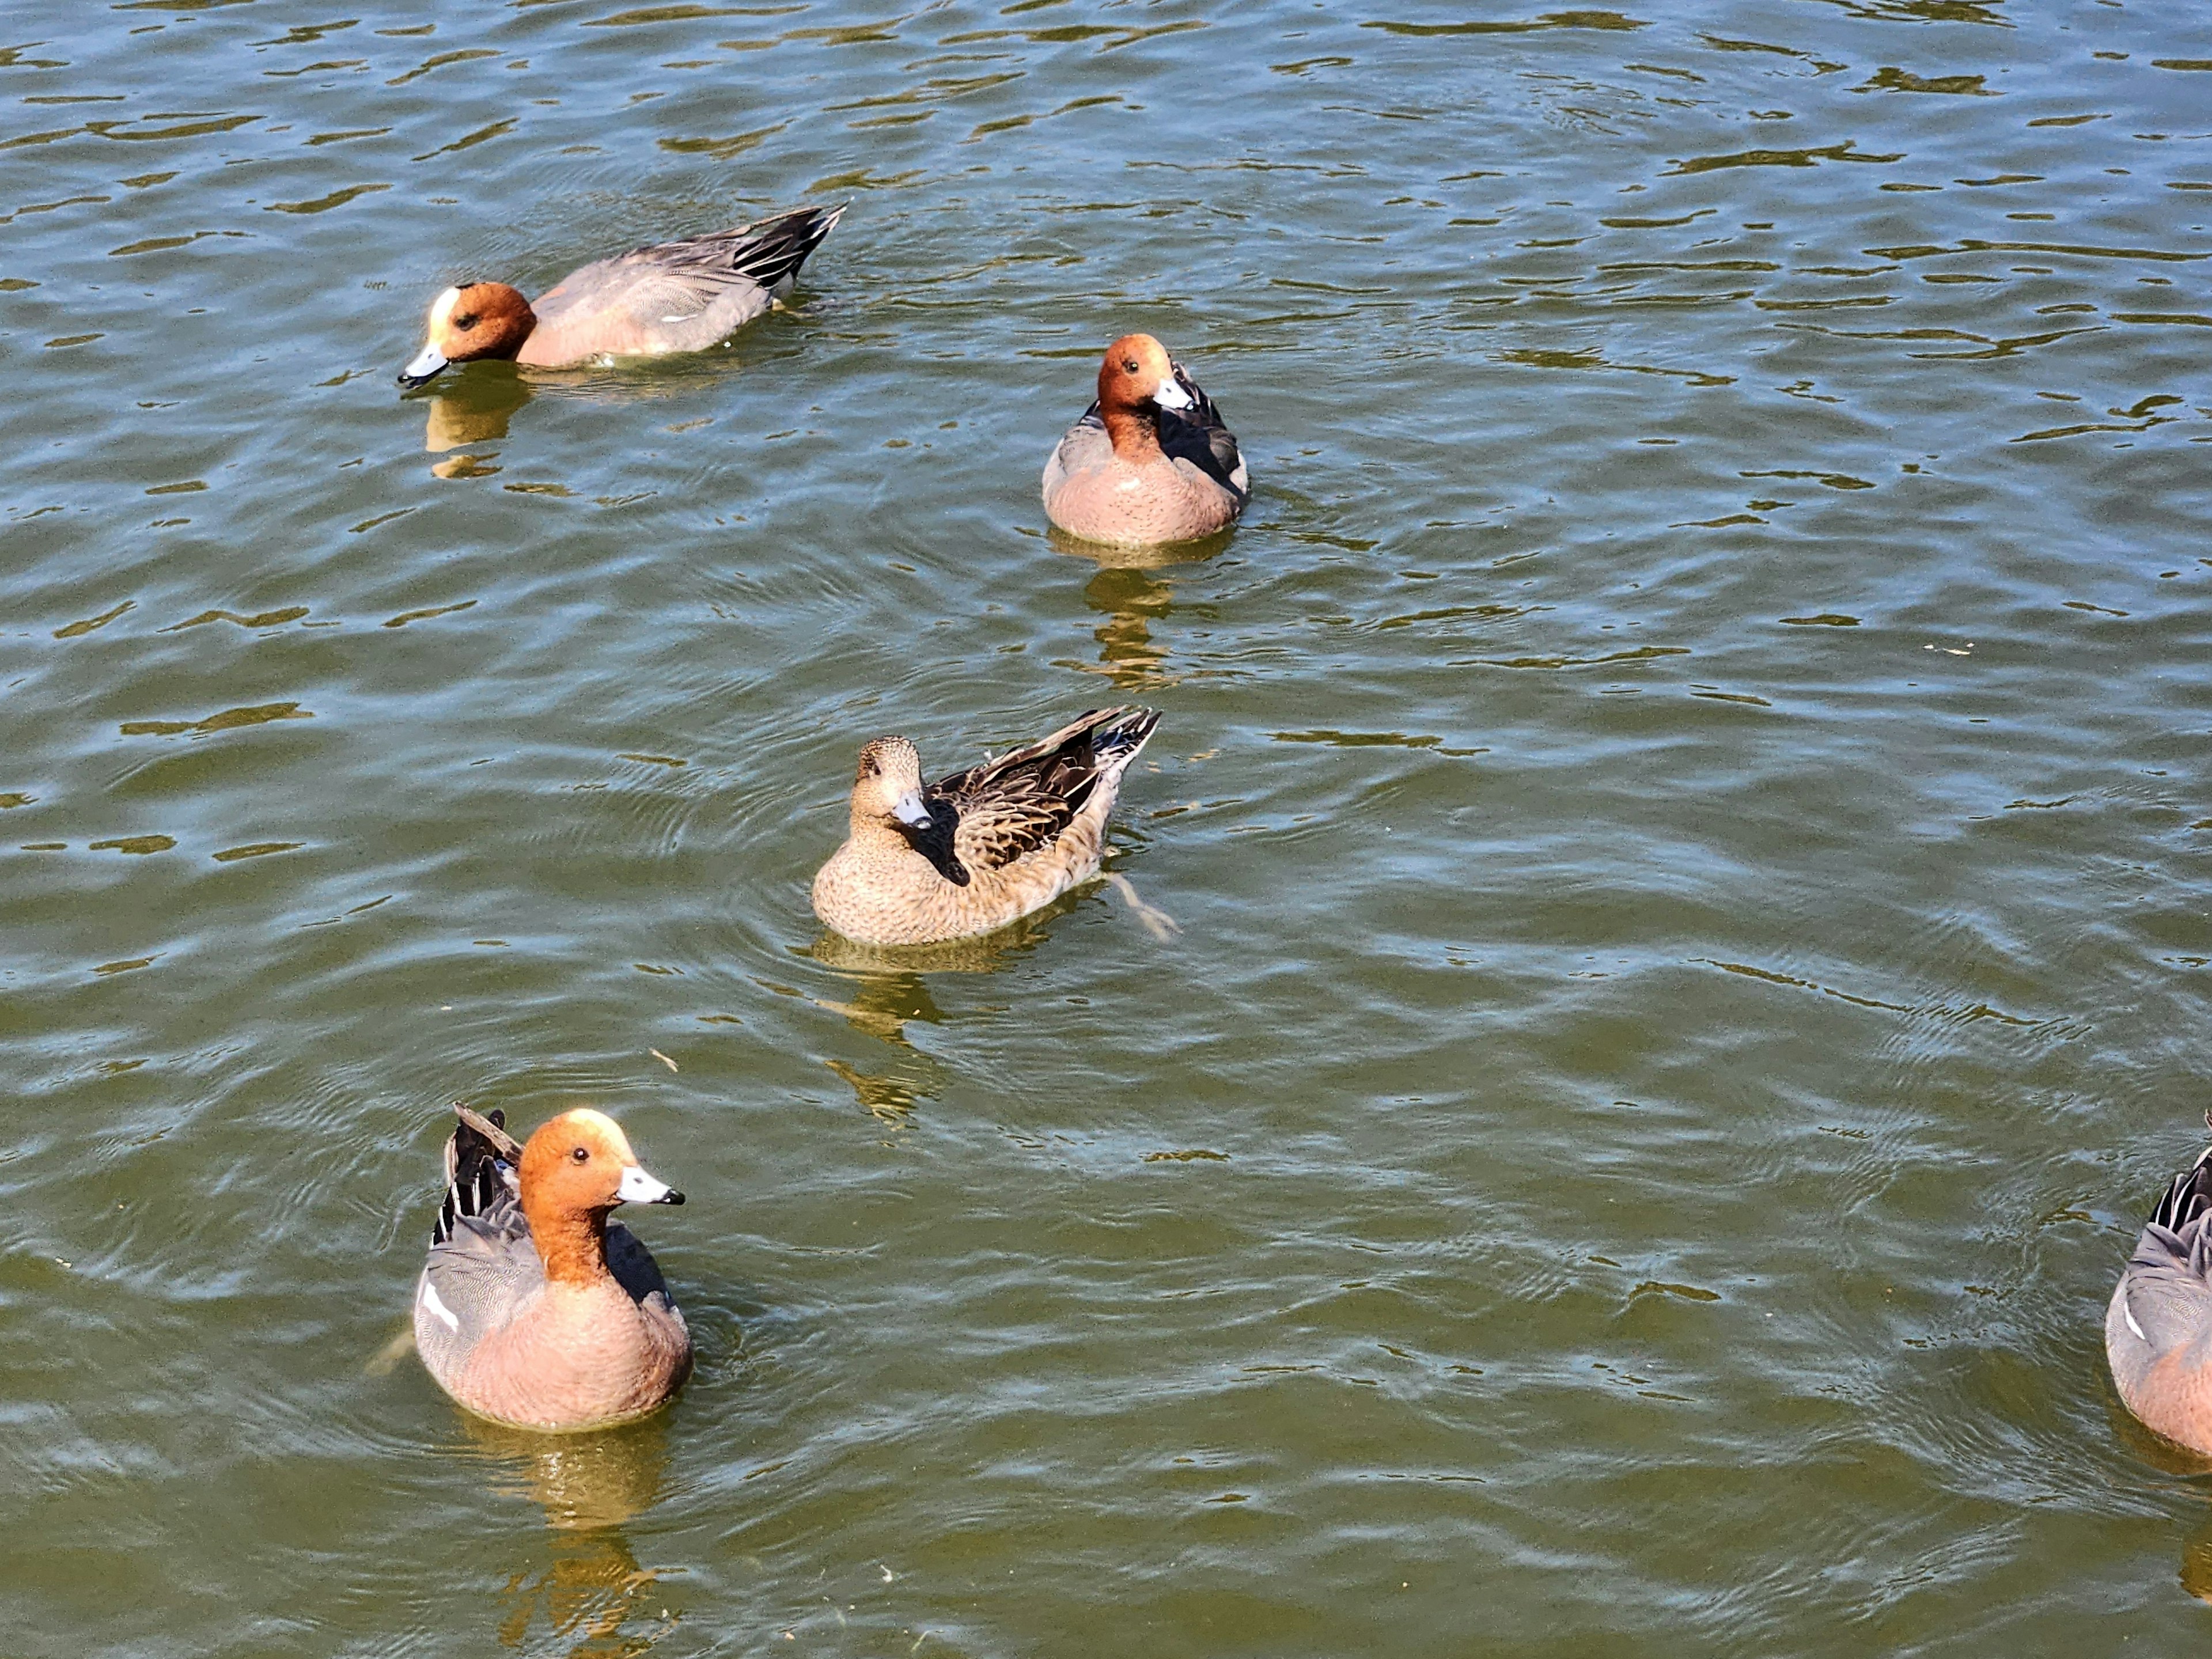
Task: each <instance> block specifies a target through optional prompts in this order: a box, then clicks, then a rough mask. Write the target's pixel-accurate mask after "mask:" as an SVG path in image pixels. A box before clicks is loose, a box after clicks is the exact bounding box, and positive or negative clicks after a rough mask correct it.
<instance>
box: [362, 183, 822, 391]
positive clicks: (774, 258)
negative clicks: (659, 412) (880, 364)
mask: <svg viewBox="0 0 2212 1659" xmlns="http://www.w3.org/2000/svg"><path fill="white" fill-rule="evenodd" d="M844 211H845V210H844V209H843V208H842V207H834V208H811V207H810V208H797V209H794V210H792V211H791V212H788V213H779V214H777V215H775V216H774V217H773V218H769V219H763V220H760V221H759V222H757V223H754V224H750V225H739V226H738V227H736V228H734V229H732V230H718V231H715V232H714V233H713V234H710V235H706V236H693V237H690V238H689V239H687V240H684V241H681V242H661V243H659V244H657V245H656V246H652V247H641V248H637V249H635V250H633V251H632V252H628V253H623V254H619V255H617V256H616V257H615V258H611V259H600V260H597V261H595V262H594V263H592V264H588V265H585V266H583V267H581V268H580V269H579V270H572V271H570V272H569V273H568V275H567V276H563V277H562V279H561V280H560V281H559V282H557V283H554V285H553V286H552V287H551V288H550V289H547V290H546V291H545V292H544V294H541V295H538V300H537V302H536V303H535V304H532V302H531V301H528V300H526V299H524V298H523V297H522V295H521V293H520V290H518V289H512V288H509V287H508V286H507V284H506V283H460V284H459V285H458V286H456V287H453V288H449V289H447V290H446V291H445V292H444V293H443V294H441V295H439V296H438V297H437V298H436V299H435V300H434V301H431V302H430V321H429V329H428V335H429V337H428V340H427V341H426V342H425V343H424V345H423V347H422V350H421V351H420V352H418V353H416V356H415V360H414V361H413V362H410V363H409V364H408V365H407V367H406V368H403V369H401V370H400V371H399V384H400V385H401V386H421V385H422V383H423V382H424V381H425V380H429V379H430V378H431V377H432V376H433V375H435V374H439V373H440V372H441V371H442V370H443V369H444V368H446V366H447V364H449V363H465V362H474V361H475V360H477V359H478V358H482V357H504V358H507V359H510V360H512V361H513V362H518V363H523V364H526V365H528V366H530V367H532V368H574V367H575V366H577V365H578V364H580V363H597V362H601V361H603V360H607V359H611V358H616V357H659V356H666V355H667V354H668V353H670V352H674V351H704V350H706V349H708V347H709V346H716V345H720V343H722V342H723V341H725V340H726V339H728V338H729V337H730V336H731V335H732V334H734V333H736V332H737V331H738V330H739V329H740V328H743V327H744V325H746V324H747V323H750V321H752V320H753V319H754V318H756V317H757V316H759V315H761V314H762V313H763V312H765V311H767V310H768V308H769V306H770V305H772V304H773V303H774V302H775V301H777V300H780V299H781V298H782V297H783V296H784V295H787V294H788V293H790V292H791V289H792V285H793V283H796V282H797V281H798V280H799V266H801V265H803V264H805V263H806V256H807V255H808V254H810V253H811V252H814V250H815V248H816V247H817V246H818V245H819V244H820V243H821V240H822V239H823V237H825V236H827V235H828V234H829V233H830V231H831V230H832V229H834V228H836V223H837V221H838V218H839V216H842V214H843V213H844Z"/></svg>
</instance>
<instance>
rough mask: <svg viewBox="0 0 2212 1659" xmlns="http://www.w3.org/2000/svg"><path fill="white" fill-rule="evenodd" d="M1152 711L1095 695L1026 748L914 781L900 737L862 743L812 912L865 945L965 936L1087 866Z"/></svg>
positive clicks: (1034, 905)
mask: <svg viewBox="0 0 2212 1659" xmlns="http://www.w3.org/2000/svg"><path fill="white" fill-rule="evenodd" d="M1159 719H1160V717H1159V716H1158V714H1155V713H1153V712H1152V710H1151V709H1149V708H1095V709H1092V710H1091V712H1090V713H1088V714H1084V715H1081V716H1079V718H1078V719H1076V720H1073V721H1071V722H1070V723H1069V724H1067V725H1066V726H1061V727H1060V730H1059V731H1057V732H1054V733H1053V734H1052V735H1051V736H1050V737H1048V738H1044V739H1042V741H1040V742H1037V743H1033V744H1030V745H1029V746H1028V747H1027V748H1024V749H1017V750H1013V751H1012V753H1010V754H1005V755H1001V756H1000V757H999V758H998V759H996V760H994V761H986V762H984V763H983V764H981V766H971V767H969V769H967V770H966V771H964V772H955V773H953V774H952V775H951V776H949V777H944V778H939V780H938V781H936V782H935V783H933V784H930V785H928V786H927V787H924V786H923V783H922V781H921V754H920V753H919V752H918V751H917V750H915V746H914V744H911V743H909V742H908V741H907V739H906V738H877V739H875V741H874V742H872V743H871V744H868V745H867V747H866V748H865V749H863V750H860V766H859V769H857V771H856V772H855V773H854V778H853V802H852V817H851V819H850V829H849V830H848V834H847V836H846V840H845V844H844V845H843V846H842V847H840V848H838V849H837V851H836V854H834V855H833V856H832V857H831V858H830V860H829V863H827V864H825V865H823V866H822V868H821V869H820V871H818V872H817V873H816V875H815V878H814V914H815V915H818V916H820V917H821V918H822V920H823V921H826V922H828V923H829V926H830V927H834V928H836V930H837V931H838V932H839V933H842V934H844V935H845V937H846V938H848V939H857V940H859V941H860V943H861V944H863V945H927V944H933V943H935V942H936V941H938V940H940V939H966V938H969V937H970V936H972V935H974V934H977V933H990V932H992V931H993V930H994V929H996V928H1000V927H1005V926H1006V924H1007V923H1008V922H1010V921H1014V920H1016V919H1017V918H1018V917H1021V916H1025V915H1028V914H1029V913H1030V911H1032V910H1036V909H1041V908H1043V907H1044V906H1045V905H1047V904H1049V903H1051V902H1052V901H1053V900H1054V899H1055V898H1058V897H1059V896H1060V895H1061V894H1062V893H1064V892H1066V890H1068V889H1069V888H1071V887H1074V886H1077V885H1079V884H1081V883H1083V882H1086V881H1088V880H1090V879H1091V877H1093V876H1095V875H1097V873H1098V861H1099V858H1100V855H1101V854H1103V852H1104V851H1105V848H1106V819H1107V816H1108V815H1109V813H1111V812H1112V811H1113V810H1114V802H1115V799H1116V798H1117V797H1118V796H1119V795H1120V794H1121V774H1122V772H1123V771H1124V770H1126V769H1127V767H1128V764H1129V763H1130V762H1131V761H1133V760H1134V759H1136V758H1137V756H1138V753H1139V751H1140V750H1142V749H1143V748H1144V746H1145V740H1146V738H1150V737H1151V736H1152V728H1153V727H1154V726H1157V725H1158V724H1159Z"/></svg>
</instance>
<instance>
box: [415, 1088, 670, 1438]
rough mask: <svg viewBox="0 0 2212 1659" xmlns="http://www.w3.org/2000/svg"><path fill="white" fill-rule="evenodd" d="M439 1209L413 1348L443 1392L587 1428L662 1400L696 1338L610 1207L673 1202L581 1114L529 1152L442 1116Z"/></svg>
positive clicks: (486, 1127) (507, 1418)
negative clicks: (445, 1124)
mask: <svg viewBox="0 0 2212 1659" xmlns="http://www.w3.org/2000/svg"><path fill="white" fill-rule="evenodd" d="M454 1110H455V1111H456V1112H458V1113H459V1115H460V1119H461V1121H460V1122H459V1125H457V1126H456V1127H455V1128H454V1130H453V1137H452V1139H449V1140H448V1141H447V1143H446V1197H445V1201H444V1202H443V1203H442V1204H441V1205H440V1206H439V1208H438V1224H437V1226H436V1228H435V1231H433V1233H432V1235H431V1242H430V1258H429V1260H428V1261H426V1262H425V1263H424V1264H423V1267H422V1277H421V1278H420V1279H417V1280H416V1285H415V1346H416V1349H417V1350H418V1351H419V1352H421V1354H422V1363H423V1364H424V1365H425V1366H427V1367H428V1370H429V1372H430V1375H431V1376H433V1377H435V1379H436V1380H437V1383H438V1386H439V1387H440V1388H441V1389H444V1390H445V1391H446V1392H447V1394H449V1395H452V1396H453V1398H454V1399H455V1400H456V1401H459V1403H460V1404H461V1405H463V1406H465V1407H467V1408H468V1409H469V1410H471V1411H472V1412H474V1413H477V1415H478V1416H481V1417H489V1418H491V1419H495V1421H498V1422H501V1423H510V1424H513V1425H515V1426H517V1427H519V1428H526V1429H590V1428H599V1427H602V1426H604V1425H607V1424H610V1423H621V1422H626V1421H628V1420H629V1419H631V1418H635V1417H642V1416H644V1415H646V1414H647V1413H649V1412H652V1411H654V1410H656V1409H658V1408H659V1407H661V1406H662V1405H664V1404H665V1403H666V1402H667V1401H668V1400H669V1398H670V1397H671V1395H674V1394H675V1392H676V1390H677V1389H679V1388H681V1387H682V1386H683V1384H684V1378H685V1376H689V1375H690V1370H691V1335H690V1332H689V1331H688V1330H687V1329H685V1328H684V1316H683V1315H682V1314H681V1313H680V1312H678V1310H677V1307H676V1303H675V1300H674V1298H672V1297H671V1296H670V1295H669V1294H668V1285H667V1284H666V1282H665V1280H664V1279H662V1278H661V1276H660V1269H659V1267H658V1266H657V1265H656V1264H655V1263H654V1261H653V1256H652V1255H651V1254H650V1253H649V1252H648V1251H647V1249H646V1248H645V1246H644V1245H642V1244H641V1243H638V1242H637V1238H636V1237H635V1235H634V1234H632V1233H631V1231H629V1228H627V1227H625V1226H623V1225H621V1224H620V1223H619V1222H610V1221H609V1220H608V1219H607V1214H608V1212H610V1211H611V1210H612V1209H613V1208H614V1207H615V1206H617V1205H618V1204H681V1203H682V1202H683V1201H684V1194H681V1193H679V1192H675V1191H671V1189H670V1188H669V1187H668V1186H667V1184H666V1183H665V1182H659V1181H656V1180H654V1179H653V1177H652V1176H649V1175H647V1174H646V1172H645V1171H644V1170H642V1169H641V1168H639V1167H638V1162H637V1155H636V1154H635V1152H631V1151H630V1148H629V1139H627V1138H626V1137H625V1136H624V1135H623V1132H622V1130H621V1128H620V1127H618V1126H617V1124H616V1123H615V1121H614V1120H613V1119H612V1118H610V1117H608V1116H606V1115H605V1114H603V1113H599V1112H595V1111H592V1110H591V1109H589V1108H588V1107H583V1108H579V1109H576V1110H574V1111H571V1112H563V1113H562V1114H561V1115H560V1116H558V1117H556V1118H553V1119H551V1120H550V1121H547V1122H545V1123H544V1124H541V1125H540V1126H539V1127H538V1133H535V1134H533V1135H532V1136H531V1137H530V1144H529V1145H528V1146H519V1145H517V1144H516V1142H515V1139H514V1138H513V1136H512V1135H510V1134H508V1133H507V1130H506V1127H505V1120H504V1119H503V1118H502V1117H501V1115H500V1114H498V1113H497V1112H494V1113H492V1114H490V1115H489V1116H484V1115H478V1114H477V1113H475V1112H472V1111H471V1110H469V1109H468V1108H467V1107H465V1106H456V1107H455V1108H454Z"/></svg>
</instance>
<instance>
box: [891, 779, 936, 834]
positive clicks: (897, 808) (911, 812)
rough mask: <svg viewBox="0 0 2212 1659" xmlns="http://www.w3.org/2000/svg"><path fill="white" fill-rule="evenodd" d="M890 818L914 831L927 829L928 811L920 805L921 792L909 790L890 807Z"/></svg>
mask: <svg viewBox="0 0 2212 1659" xmlns="http://www.w3.org/2000/svg"><path fill="white" fill-rule="evenodd" d="M891 816H892V817H895V818H896V819H897V820H898V821H899V822H900V823H903V824H907V825H908V826H910V827H912V828H914V829H928V828H929V809H928V808H927V806H924V805H922V804H921V790H919V789H909V790H908V791H907V792H906V793H904V794H903V795H901V796H900V797H899V798H898V800H897V801H896V803H895V804H894V805H892V807H891Z"/></svg>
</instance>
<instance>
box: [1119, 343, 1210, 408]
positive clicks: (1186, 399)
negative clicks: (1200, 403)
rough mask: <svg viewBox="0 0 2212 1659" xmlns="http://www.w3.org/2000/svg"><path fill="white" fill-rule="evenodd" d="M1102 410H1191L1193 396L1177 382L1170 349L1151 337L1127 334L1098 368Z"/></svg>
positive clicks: (1179, 381)
mask: <svg viewBox="0 0 2212 1659" xmlns="http://www.w3.org/2000/svg"><path fill="white" fill-rule="evenodd" d="M1098 406H1099V408H1100V409H1101V410H1105V411H1107V412H1109V413H1111V412H1113V411H1115V410H1139V409H1148V408H1149V409H1188V408H1189V407H1190V406H1191V396H1190V393H1188V392H1186V391H1184V390H1183V388H1182V381H1181V380H1177V379H1176V371H1175V364H1174V362H1172V361H1171V360H1170V358H1169V356H1168V349H1167V348H1166V347H1165V346H1164V345H1162V344H1161V343H1159V342H1158V340H1155V339H1154V338H1153V337H1152V336H1151V335H1149V334H1124V335H1123V336H1122V337H1121V338H1120V339H1118V340H1116V341H1115V342H1114V343H1113V344H1112V345H1109V346H1108V347H1107V348H1106V361H1105V362H1102V363H1101V364H1099V365H1098Z"/></svg>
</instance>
